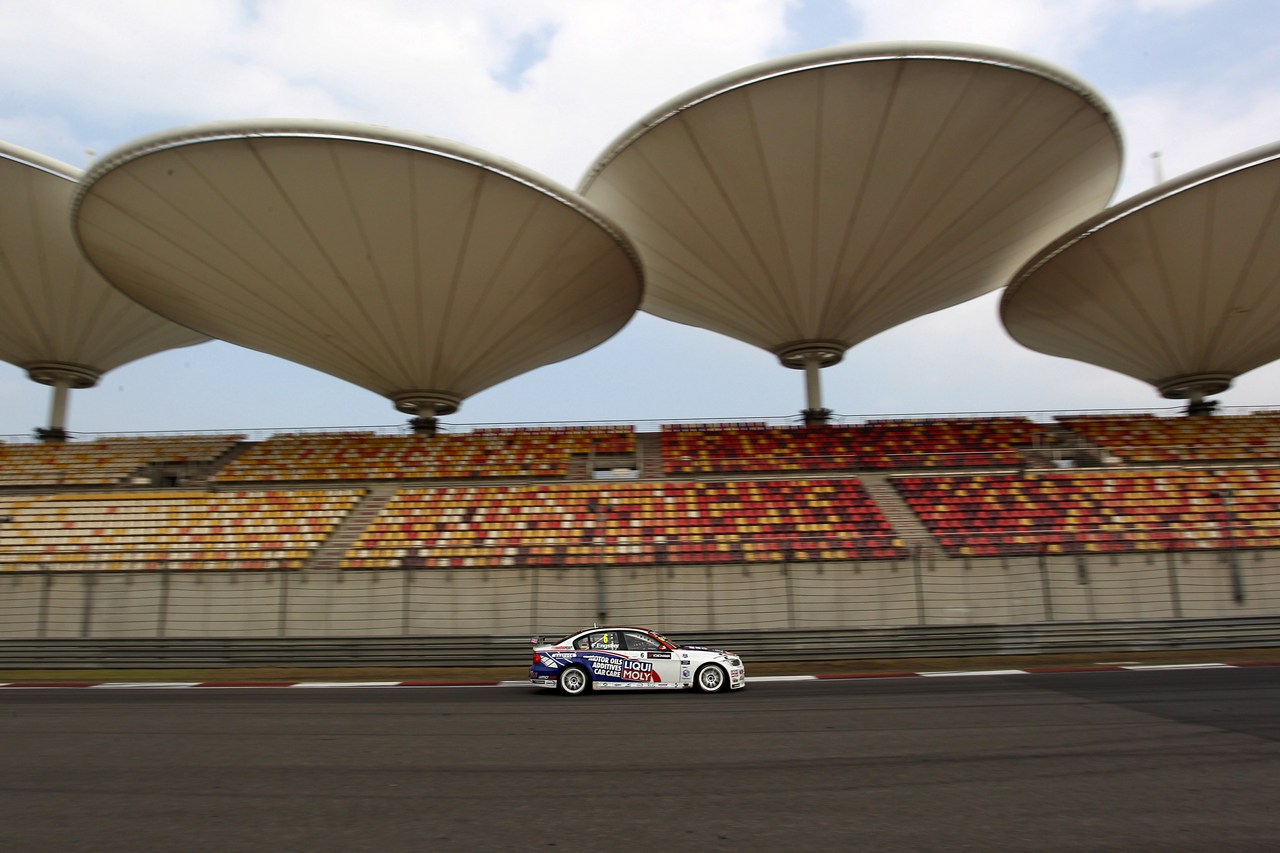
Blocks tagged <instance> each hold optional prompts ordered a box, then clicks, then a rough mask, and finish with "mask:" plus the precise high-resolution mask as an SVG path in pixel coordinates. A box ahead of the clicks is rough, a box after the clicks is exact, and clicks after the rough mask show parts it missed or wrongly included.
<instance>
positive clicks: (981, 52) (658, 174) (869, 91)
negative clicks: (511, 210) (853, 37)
mask: <svg viewBox="0 0 1280 853" xmlns="http://www.w3.org/2000/svg"><path fill="white" fill-rule="evenodd" d="M1120 164H1121V144H1120V140H1119V136H1118V132H1117V129H1116V127H1115V123H1114V120H1113V118H1112V115H1111V113H1110V111H1109V110H1108V109H1107V107H1106V106H1105V105H1104V104H1103V103H1102V101H1101V99H1100V98H1099V97H1098V96H1097V95H1096V94H1095V93H1094V92H1093V91H1092V90H1091V89H1090V88H1089V87H1087V86H1086V85H1085V84H1084V83H1082V82H1080V81H1079V80H1076V79H1075V78H1074V77H1072V76H1070V75H1068V74H1066V73H1065V72H1063V71H1060V70H1058V69H1055V68H1052V67H1050V66H1047V65H1045V64H1042V63H1040V62H1038V61H1036V60H1032V59H1030V58H1027V57H1022V56H1019V55H1016V54H1010V53H1005V52H1003V51H997V50H993V49H988V48H976V47H970V46H963V45H947V44H879V45H867V46H860V47H846V48H839V49H833V50H824V51H818V52H814V53H807V54H802V55H798V56H793V57H788V58H785V59H782V60H778V61H774V62H770V63H766V64H763V65H757V66H753V67H751V68H747V69H744V70H742V71H740V72H737V73H735V74H732V75H729V76H727V77H724V78H721V79H718V80H715V81H713V82H710V83H708V84H706V85H704V86H702V87H700V88H698V89H695V90H693V91H691V92H689V93H686V94H685V95H682V96H680V97H679V98H677V99H675V100H673V101H671V102H669V103H668V104H666V105H664V106H662V107H660V108H659V109H657V110H655V111H653V112H652V113H651V114H649V115H648V116H647V117H645V118H644V119H642V120H641V121H640V122H638V123H637V124H636V125H635V126H633V127H632V128H631V129H629V130H628V131H626V132H625V133H624V134H622V136H621V137H619V138H618V140H617V141H616V142H614V143H613V144H612V145H611V146H610V147H609V148H608V149H607V150H606V151H605V152H604V153H603V154H602V155H601V156H600V157H599V159H598V160H597V161H596V163H595V164H594V165H593V166H592V167H591V168H590V170H589V171H588V173H587V174H586V176H585V177H584V179H583V181H582V184H581V187H580V190H581V192H583V193H584V194H585V195H586V196H587V197H588V198H589V199H590V200H591V201H593V202H595V203H596V204H598V205H599V206H600V208H601V209H602V210H604V211H605V212H606V213H607V214H609V215H610V216H612V217H613V218H614V219H615V220H616V221H618V222H619V223H620V224H621V225H622V226H623V227H624V228H626V229H627V231H628V233H629V234H630V235H631V237H632V238H633V239H634V240H635V242H636V245H637V246H638V247H639V248H640V251H641V255H642V257H643V258H644V261H645V266H646V271H647V275H648V281H647V286H646V294H645V301H644V304H643V308H644V310H646V311H649V312H651V313H653V314H656V315H658V316H661V317H665V318H667V319H670V320H675V321H679V322H681V323H687V324H690V325H695V326H701V327H705V328H707V329H711V330H713V331H716V332H720V333H722V334H725V335H729V336H731V337H734V338H737V339H739V340H742V341H746V342H747V343H750V344H754V345H755V346H758V347H762V348H764V349H766V350H769V351H770V352H773V353H774V354H776V355H778V356H779V357H780V358H781V360H782V362H783V363H784V364H786V365H788V366H791V367H801V366H805V365H806V364H812V363H813V362H814V361H817V362H818V363H820V364H823V365H825V364H831V363H835V362H837V361H839V360H840V358H841V357H842V355H843V353H844V351H845V350H846V349H848V348H849V347H851V346H853V345H855V344H857V343H858V342H860V341H862V340H865V339H867V338H869V337H871V336H873V335H875V334H877V333H879V332H881V331H884V330H886V329H889V328H891V327H893V326H896V325H898V324H900V323H903V322H905V321H907V320H910V319H913V318H915V317H918V316H921V315H923V314H927V313H929V312H932V311H937V310H939V309H941V308H946V307H948V306H951V305H955V304H957V303H959V302H963V301H965V300H968V299H970V298H973V297H975V296H978V295H981V294H983V293H985V292H988V291H990V290H993V289H995V288H997V287H999V286H1000V285H1001V284H1003V283H1004V282H1005V281H1007V280H1008V278H1009V276H1010V275H1012V274H1013V273H1014V272H1015V271H1016V270H1017V269H1018V267H1019V266H1020V265H1021V264H1022V263H1023V262H1024V261H1025V260H1026V259H1027V258H1028V257H1030V256H1031V254H1033V253H1034V252H1035V251H1036V250H1037V249H1038V248H1039V247H1040V246H1042V245H1044V243H1045V242H1046V241H1048V240H1050V239H1052V238H1053V237H1056V236H1057V235H1058V234H1060V233H1062V231H1063V230H1065V229H1067V228H1068V227H1070V226H1071V225H1073V224H1075V223H1076V222H1079V221H1080V220H1081V219H1082V218H1084V217H1086V216H1088V215H1091V214H1093V213H1095V212H1096V211H1098V210H1100V209H1102V207H1103V206H1104V205H1105V204H1106V203H1107V201H1108V199H1109V198H1110V196H1111V194H1112V192H1114V189H1115V186H1116V181H1117V180H1118V177H1119V174H1120Z"/></svg>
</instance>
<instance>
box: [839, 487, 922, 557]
mask: <svg viewBox="0 0 1280 853" xmlns="http://www.w3.org/2000/svg"><path fill="white" fill-rule="evenodd" d="M859 479H860V480H861V481H862V486H863V488H865V489H866V490H867V495H868V496H869V497H870V498H871V500H873V501H875V504H876V506H878V507H879V508H880V512H881V513H883V514H884V517H885V518H886V519H888V521H889V524H890V525H892V526H893V530H894V533H895V534H897V536H898V538H899V539H901V540H902V543H903V544H904V545H906V546H907V548H908V549H910V550H913V551H915V550H919V549H923V550H924V551H925V552H928V553H941V549H940V548H939V547H938V540H937V539H935V538H934V536H933V534H932V533H930V532H929V529H928V528H927V527H925V526H924V525H923V524H922V523H921V522H920V518H919V517H918V516H917V515H916V514H915V513H914V512H912V511H911V507H909V506H907V502H906V501H905V500H903V498H902V495H900V494H898V490H897V489H895V488H894V487H893V486H892V484H890V482H889V477H888V475H886V474H874V473H863V474H861V475H859Z"/></svg>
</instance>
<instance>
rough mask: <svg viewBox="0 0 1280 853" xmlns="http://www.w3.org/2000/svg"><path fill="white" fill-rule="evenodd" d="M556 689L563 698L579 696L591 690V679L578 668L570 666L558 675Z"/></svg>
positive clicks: (584, 671)
mask: <svg viewBox="0 0 1280 853" xmlns="http://www.w3.org/2000/svg"><path fill="white" fill-rule="evenodd" d="M556 688H557V689H558V690H559V691H560V692H561V693H563V694H564V695H565V696H581V695H582V694H583V693H586V692H587V691H588V690H590V689H591V678H590V677H589V676H588V675H587V671H586V670H585V669H583V668H582V667H580V666H570V667H567V668H565V670H564V672H562V673H560V678H559V679H557V680H556Z"/></svg>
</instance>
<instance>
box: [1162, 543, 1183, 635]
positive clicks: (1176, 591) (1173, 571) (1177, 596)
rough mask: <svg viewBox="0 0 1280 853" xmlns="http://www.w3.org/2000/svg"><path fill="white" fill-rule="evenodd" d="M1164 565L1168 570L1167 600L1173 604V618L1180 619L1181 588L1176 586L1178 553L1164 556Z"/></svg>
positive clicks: (1170, 552)
mask: <svg viewBox="0 0 1280 853" xmlns="http://www.w3.org/2000/svg"><path fill="white" fill-rule="evenodd" d="M1165 565H1166V566H1168V568H1169V598H1170V600H1171V601H1172V603H1173V616H1174V618H1175V619H1181V618H1182V588H1181V587H1180V586H1179V585H1178V552H1177V551H1169V552H1167V553H1166V554H1165Z"/></svg>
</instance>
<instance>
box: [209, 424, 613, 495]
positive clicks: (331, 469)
mask: <svg viewBox="0 0 1280 853" xmlns="http://www.w3.org/2000/svg"><path fill="white" fill-rule="evenodd" d="M634 449H635V433H634V430H633V429H632V427H629V426H627V427H586V426H584V427H549V428H534V429H528V428H525V429H483V430H475V431H473V432H467V433H459V434H438V435H376V434H373V433H307V434H281V435H275V436H272V437H271V438H269V439H267V440H266V441H262V442H259V443H257V444H255V445H253V446H251V447H250V448H249V449H248V450H246V451H245V452H244V453H243V454H242V455H240V456H239V457H237V458H236V459H235V460H233V461H232V462H231V463H230V464H228V465H227V466H226V467H225V468H224V469H223V470H222V471H221V472H220V473H219V474H218V476H217V477H216V478H215V481H216V482H219V483H278V482H316V481H342V480H393V479H394V480H400V479H442V478H443V479H477V478H487V477H563V476H564V475H565V474H566V472H567V471H568V467H569V461H570V458H571V457H572V456H573V455H575V454H588V453H610V454H612V453H630V452H634Z"/></svg>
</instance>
